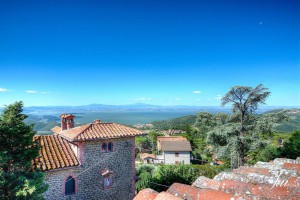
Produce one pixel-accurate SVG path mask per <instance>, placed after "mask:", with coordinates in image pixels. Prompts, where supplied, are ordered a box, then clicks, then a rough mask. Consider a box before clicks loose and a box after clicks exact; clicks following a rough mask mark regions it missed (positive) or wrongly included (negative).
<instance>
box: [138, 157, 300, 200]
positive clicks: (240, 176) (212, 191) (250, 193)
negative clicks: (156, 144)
mask: <svg viewBox="0 0 300 200" xmlns="http://www.w3.org/2000/svg"><path fill="white" fill-rule="evenodd" d="M299 168H300V158H298V159H297V160H291V159H283V158H280V159H275V160H274V161H273V162H269V163H267V162H258V163H257V164H256V165H254V166H252V167H240V168H238V169H236V170H234V171H233V172H221V173H220V174H218V175H217V176H215V177H214V179H209V178H206V177H203V176H200V177H199V178H198V179H196V181H195V182H194V183H193V184H192V186H190V185H185V184H180V183H174V184H172V185H171V186H170V187H169V189H168V190H167V193H169V194H172V195H173V196H174V199H178V197H179V198H181V199H186V200H198V199H201V200H202V199H203V200H223V199H224V200H226V199H228V200H248V199H249V200H250V199H255V200H275V199H278V200H279V199H282V200H299V199H300V174H299ZM138 195H139V194H138ZM157 196H158V195H157ZM168 199H172V198H170V196H169V197H168ZM136 200H146V199H144V198H142V197H140V198H139V199H136Z"/></svg>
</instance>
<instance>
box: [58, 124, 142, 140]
mask: <svg viewBox="0 0 300 200" xmlns="http://www.w3.org/2000/svg"><path fill="white" fill-rule="evenodd" d="M96 122H97V123H91V124H86V125H82V126H79V127H75V128H72V129H69V130H64V131H60V132H56V133H57V134H59V135H61V136H62V137H64V138H66V139H67V140H70V141H85V140H95V139H108V138H119V137H129V136H136V135H143V134H144V132H142V131H139V130H137V129H134V128H130V127H127V126H124V125H121V124H116V123H103V122H98V121H96Z"/></svg>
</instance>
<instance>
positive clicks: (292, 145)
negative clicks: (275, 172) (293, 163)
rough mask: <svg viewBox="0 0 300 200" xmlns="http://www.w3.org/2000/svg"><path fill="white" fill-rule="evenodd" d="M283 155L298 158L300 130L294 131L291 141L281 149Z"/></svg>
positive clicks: (299, 152)
mask: <svg viewBox="0 0 300 200" xmlns="http://www.w3.org/2000/svg"><path fill="white" fill-rule="evenodd" d="M279 152H280V155H281V157H286V158H291V159H296V158H297V157H300V131H299V130H298V131H295V132H294V133H292V135H291V137H290V138H289V141H288V142H287V143H286V144H285V145H284V146H283V148H282V149H280V151H279Z"/></svg>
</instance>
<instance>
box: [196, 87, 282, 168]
mask: <svg viewBox="0 0 300 200" xmlns="http://www.w3.org/2000/svg"><path fill="white" fill-rule="evenodd" d="M269 95H270V92H269V91H268V89H267V88H265V87H263V85H262V84H260V85H258V86H257V87H255V88H252V87H248V86H235V87H233V88H231V89H230V90H229V92H228V93H226V94H225V96H224V97H223V98H222V99H221V104H222V105H223V106H224V105H227V104H230V105H231V106H232V114H230V115H227V114H216V115H211V114H210V115H208V114H207V113H206V114H205V115H204V116H209V121H208V120H206V119H205V120H204V122H205V124H206V125H202V126H201V127H203V126H204V130H209V131H208V132H207V133H206V134H207V142H208V143H209V144H210V145H211V146H212V147H213V149H214V151H215V153H216V154H217V155H218V156H219V157H223V158H227V159H229V160H230V163H231V167H232V168H236V167H239V166H242V165H244V163H245V159H247V155H248V153H249V152H251V151H252V150H254V149H257V148H263V147H264V146H265V145H266V144H267V143H266V141H262V140H260V138H259V134H268V135H269V136H271V135H272V133H273V132H274V127H275V125H276V124H277V123H280V122H282V121H284V120H287V119H288V117H287V115H286V113H285V112H279V113H272V114H271V113H270V114H268V115H256V113H255V111H256V110H257V109H258V107H259V105H261V104H265V101H266V99H267V97H268V96H269ZM198 116H200V117H201V116H203V114H198ZM206 118H207V117H206ZM199 121H201V120H200V119H199V120H198V119H197V122H199ZM202 121H203V120H202ZM206 121H208V122H207V123H206ZM198 124H199V123H198ZM196 125H197V124H196ZM207 127H208V128H207Z"/></svg>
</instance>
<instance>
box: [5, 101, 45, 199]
mask: <svg viewBox="0 0 300 200" xmlns="http://www.w3.org/2000/svg"><path fill="white" fill-rule="evenodd" d="M22 111H23V103H22V102H21V101H20V102H16V103H14V104H11V105H8V106H6V107H5V109H4V110H3V113H2V114H1V115H0V198H1V199H5V200H6V199H7V200H8V199H43V197H42V193H43V192H45V191H46V190H47V185H46V184H45V183H44V176H45V175H44V173H43V172H41V171H39V170H38V169H34V168H33V165H32V161H33V160H34V159H35V158H37V157H38V154H39V153H38V151H39V147H38V145H37V143H35V142H34V140H33V137H34V135H35V132H34V131H33V125H30V126H28V125H26V124H25V123H24V120H25V119H26V118H27V115H25V114H22Z"/></svg>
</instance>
